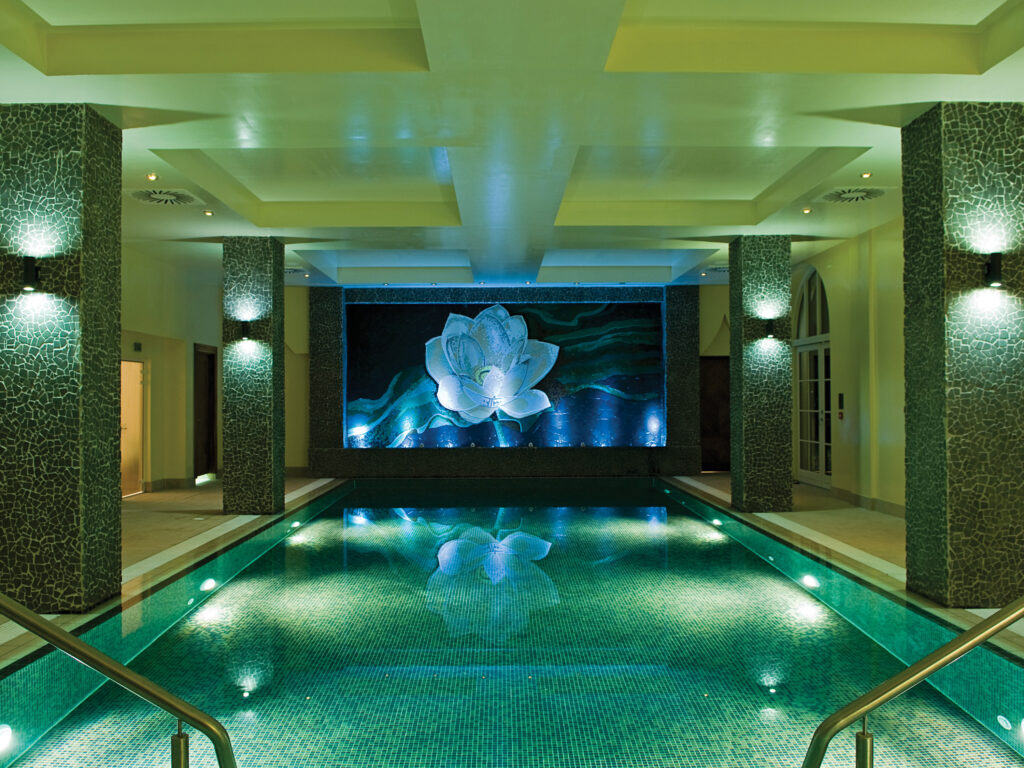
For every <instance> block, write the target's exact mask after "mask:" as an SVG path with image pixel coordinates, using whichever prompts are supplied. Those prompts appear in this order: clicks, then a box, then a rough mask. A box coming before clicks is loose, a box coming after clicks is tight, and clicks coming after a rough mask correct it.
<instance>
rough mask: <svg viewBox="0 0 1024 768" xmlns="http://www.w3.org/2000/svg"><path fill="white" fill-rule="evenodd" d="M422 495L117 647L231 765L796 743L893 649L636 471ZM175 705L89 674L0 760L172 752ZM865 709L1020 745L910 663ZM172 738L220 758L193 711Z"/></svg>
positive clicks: (942, 742) (540, 759)
mask: <svg viewBox="0 0 1024 768" xmlns="http://www.w3.org/2000/svg"><path fill="white" fill-rule="evenodd" d="M447 493H448V496H449V497H450V496H451V495H452V493H451V488H450V487H449V488H448V490H447ZM594 495H595V494H591V496H594ZM389 497H391V498H389ZM419 497H420V498H421V499H422V500H423V502H420V503H417V505H415V506H401V505H395V502H396V501H401V500H402V499H401V498H396V497H395V494H394V493H393V492H392V493H384V492H382V491H381V489H380V486H374V485H371V486H368V488H367V490H366V491H365V492H361V491H360V490H359V489H357V490H356V491H355V492H353V493H352V494H350V495H349V496H346V497H344V498H342V499H340V500H339V501H338V503H337V504H335V505H334V506H333V507H331V508H330V509H328V510H327V511H326V512H325V513H324V514H322V515H321V516H319V517H318V518H316V519H315V520H312V521H310V522H308V523H306V524H304V525H302V526H301V527H299V528H296V529H294V532H293V533H291V535H290V536H289V537H288V538H287V539H286V540H284V541H283V542H282V543H281V544H280V545H279V546H277V547H275V548H274V549H272V550H271V551H269V552H268V553H267V554H266V555H265V556H263V557H262V558H260V559H259V560H257V561H256V562H255V563H253V564H252V565H251V566H250V567H249V568H248V569H246V570H244V571H243V572H242V573H241V574H240V575H239V576H238V577H236V578H235V579H234V580H233V581H231V582H230V583H228V584H226V585H224V586H222V587H220V588H219V589H217V590H216V591H215V592H213V593H212V595H211V596H210V597H209V598H208V599H207V600H206V601H205V602H204V603H202V604H201V605H200V606H199V607H198V608H197V609H196V610H194V611H193V612H192V613H190V614H189V615H188V616H187V617H186V618H185V619H183V620H182V621H181V622H179V623H178V624H177V625H175V626H174V627H173V628H172V629H171V630H170V631H168V632H167V633H166V634H164V635H163V636H162V637H161V638H160V639H159V640H157V641H156V642H155V643H154V644H153V645H152V646H150V647H149V648H148V649H147V650H146V651H145V652H143V653H142V654H141V655H140V656H138V657H137V658H136V660H135V661H134V662H133V663H132V664H131V666H132V668H133V669H135V670H137V671H139V672H141V673H142V674H144V675H146V676H148V677H150V678H151V679H153V680H154V681H156V682H157V683H159V684H161V685H163V686H165V687H167V688H168V689H170V690H171V691H173V692H175V693H177V694H178V695H180V696H181V697H183V698H184V699H185V700H187V701H189V702H191V703H193V704H195V705H196V706H198V707H200V708H201V709H204V710H206V711H208V712H209V713H210V714H212V715H213V716H214V717H217V718H218V719H220V720H221V722H223V723H224V725H225V726H226V727H227V729H228V731H229V732H230V734H231V737H232V741H233V743H234V747H235V751H236V755H237V757H238V761H239V765H240V766H241V768H257V767H259V768H264V767H266V768H270V767H271V766H281V767H282V768H284V767H288V768H294V767H296V766H346V767H351V768H357V767H358V768H362V767H364V766H367V767H368V766H374V767H376V768H381V767H384V766H395V768H399V767H401V768H417V767H418V766H423V767H425V768H426V767H430V768H470V767H472V768H519V767H522V768H556V767H557V768H585V767H594V768H596V767H598V766H600V767H605V766H607V767H612V766H637V767H638V768H639V767H643V768H648V767H650V768H654V767H659V768H660V767H661V766H665V767H668V766H693V767H696V766H713V767H714V768H743V767H745V766H758V767H759V768H763V767H765V766H798V765H800V763H801V761H802V759H803V755H804V752H805V750H806V748H807V744H808V741H809V739H810V736H811V733H812V732H813V730H814V728H815V727H816V726H817V724H818V723H819V722H820V721H821V720H822V719H823V718H824V717H826V716H827V715H829V714H830V713H832V712H833V711H834V710H836V709H837V708H839V707H841V706H842V705H844V704H846V703H848V702H849V701H850V700H851V699H853V698H855V697H856V696H858V695H860V694H861V693H863V692H864V691H866V690H868V689H869V688H870V687H872V686H874V685H876V684H877V683H879V682H881V681H883V680H884V679H886V678H887V677H889V676H891V675H893V674H895V673H896V672H898V671H899V670H900V669H902V668H903V665H902V664H901V663H900V662H899V661H897V660H896V659H895V658H893V657H892V656H890V655H889V654H888V653H887V652H886V651H884V650H883V649H881V648H880V647H879V646H878V645H876V644H875V643H873V642H872V641H871V640H869V639H868V638H866V637H865V636H864V635H863V634H861V633H860V632H859V631H858V630H857V629H856V628H854V627H853V626H852V625H850V624H848V623H847V622H846V621H845V620H844V619H842V618H841V617H839V616H838V615H837V614H835V613H834V612H832V611H831V610H830V609H829V608H827V607H826V606H824V605H823V604H821V603H819V602H818V601H817V600H816V599H815V598H814V597H813V596H812V595H811V594H809V593H808V592H807V591H806V590H805V589H804V588H803V587H802V586H800V585H798V584H796V583H794V582H793V581H790V580H789V579H787V578H785V577H784V576H782V575H781V574H779V573H778V572H777V571H776V570H775V569H774V568H772V567H771V566H770V565H769V564H767V563H765V562H764V561H762V560H761V559H760V558H758V557H756V556H755V555H753V554H752V553H751V552H750V551H749V550H747V549H745V548H744V547H742V546H741V545H739V544H738V543H736V542H734V541H733V540H732V539H730V538H728V537H727V536H725V535H724V534H723V533H722V532H721V530H719V529H718V528H717V527H716V526H715V525H713V524H709V523H707V522H704V521H703V520H701V519H698V518H697V517H694V516H691V515H690V514H689V513H687V512H686V511H685V510H683V509H681V508H680V507H678V506H675V505H673V504H672V503H671V502H670V501H668V500H667V499H666V497H665V496H663V495H661V494H659V493H657V492H656V490H655V489H653V488H651V487H650V484H649V483H648V484H647V485H637V486H635V487H633V488H632V489H630V490H629V492H628V493H621V494H612V495H610V496H608V497H607V499H608V500H607V502H606V503H609V504H614V506H562V505H560V504H561V503H562V501H564V500H563V499H561V498H559V499H555V500H553V501H550V502H548V503H544V502H545V500H544V499H543V498H540V497H537V498H533V497H531V498H530V499H529V502H528V503H527V502H526V501H524V502H523V503H521V504H515V503H513V504H510V505H508V506H501V507H495V506H484V505H476V506H464V507H453V506H441V505H440V504H439V503H437V499H433V500H432V499H431V498H430V494H427V495H425V496H424V495H423V494H422V493H421V494H419ZM450 500H451V499H450V498H447V499H442V501H444V502H446V503H447V502H450ZM515 500H516V499H512V501H515ZM593 500H594V499H591V501H593ZM666 504H669V506H667V507H666ZM174 727H175V726H174V721H173V720H172V718H170V717H169V716H167V715H165V714H164V713H162V712H160V711H158V710H155V709H154V708H152V707H151V706H150V705H148V704H146V703H145V702H142V701H140V700H138V699H136V698H135V697H134V696H132V695H131V694H128V693H126V692H124V691H122V690H121V689H119V688H117V687H116V686H113V685H109V684H108V685H106V686H104V687H103V688H102V689H101V690H100V691H99V692H98V693H97V694H96V695H94V696H92V697H91V698H90V699H89V700H88V701H87V702H86V703H85V704H84V705H82V706H81V707H79V708H78V709H77V710H76V711H75V712H73V713H72V715H70V716H69V717H68V718H66V719H65V720H64V721H63V722H61V723H60V724H59V725H58V726H57V727H55V728H54V729H53V730H52V731H51V732H50V733H49V734H48V735H47V736H46V737H44V738H43V739H42V740H41V741H40V742H38V743H37V744H36V746H35V747H34V748H33V749H32V750H30V751H29V752H28V753H27V754H26V755H25V756H24V757H23V758H22V759H21V760H20V761H19V762H18V763H16V765H17V766H19V767H20V766H25V767H26V768H27V767H28V766H36V767H39V768H42V767H43V766H48V767H49V766H61V767H62V768H65V767H66V766H78V767H79V768H88V767H91V766H97V767H100V766H102V767H103V768H110V767H111V766H123V767H124V768H129V767H135V766H139V767H142V766H145V767H146V768H150V767H151V766H157V765H167V764H169V737H170V735H171V733H172V732H173V730H174ZM871 728H872V730H873V731H874V732H875V735H876V765H878V766H886V768H895V767H897V766H906V767H907V768H917V767H918V766H922V767H923V766H943V768H949V767H950V766H964V768H978V766H986V767H987V768H1000V767H1002V766H1019V765H1021V764H1022V761H1021V758H1020V757H1019V756H1018V755H1016V754H1015V753H1014V752H1012V751H1011V750H1010V749H1009V748H1007V747H1006V746H1004V745H1003V744H1001V743H1000V742H998V741H997V740H996V739H994V738H992V736H991V735H990V734H988V733H987V732H986V731H984V730H983V729H982V728H980V727H979V726H978V725H977V724H976V723H975V722H974V721H973V720H971V719H970V718H969V717H967V716H966V715H964V714H963V713H962V712H961V711H960V710H959V709H957V708H955V707H954V706H953V705H951V704H950V703H948V702H947V701H946V699H944V698H943V697H942V696H940V695H939V694H938V693H936V692H935V691H933V690H932V689H930V688H928V687H927V686H921V687H919V688H918V689H915V690H913V691H911V692H910V693H909V694H907V695H905V696H904V697H902V698H901V699H898V700H896V701H894V702H892V703H890V704H888V705H886V706H885V707H884V708H882V709H881V710H880V711H879V712H878V714H877V716H875V717H873V719H872V723H871ZM852 742H853V735H852V731H850V732H847V733H844V734H841V735H840V736H839V737H838V738H837V739H836V741H835V742H834V744H833V746H832V748H831V749H830V752H829V755H828V758H827V759H826V763H825V765H828V766H843V767H844V768H848V767H849V766H852V765H853V764H854V762H853V759H854V758H853V750H852ZM191 757H192V763H191V764H192V765H193V766H215V765H216V762H215V760H214V758H213V753H212V749H211V748H210V746H209V743H208V742H207V741H206V739H205V737H203V736H202V735H201V734H198V733H193V734H192V749H191Z"/></svg>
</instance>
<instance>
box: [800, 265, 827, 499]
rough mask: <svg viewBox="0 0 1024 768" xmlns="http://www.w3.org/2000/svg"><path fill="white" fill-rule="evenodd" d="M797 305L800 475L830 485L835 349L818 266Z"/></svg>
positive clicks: (804, 284) (802, 286)
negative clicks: (833, 360) (832, 344)
mask: <svg viewBox="0 0 1024 768" xmlns="http://www.w3.org/2000/svg"><path fill="white" fill-rule="evenodd" d="M796 307H797V311H796V326H795V327H794V329H793V330H794V334H793V352H794V356H795V358H796V360H795V361H794V362H795V365H794V369H795V371H796V410H797V421H798V434H799V439H798V442H797V457H798V464H797V467H798V471H797V478H798V479H799V480H800V481H801V482H805V483H809V484H811V485H818V486H822V487H826V488H827V487H829V486H831V482H832V350H831V346H830V344H829V317H828V295H827V293H826V292H825V284H824V283H823V282H822V280H821V275H819V274H818V272H817V271H816V270H814V269H812V270H810V272H808V273H807V275H805V276H804V279H803V282H802V283H801V284H800V290H799V292H798V294H797V301H796Z"/></svg>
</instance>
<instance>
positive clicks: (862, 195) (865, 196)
mask: <svg viewBox="0 0 1024 768" xmlns="http://www.w3.org/2000/svg"><path fill="white" fill-rule="evenodd" d="M884 194H885V191H884V190H881V189H877V188H869V187H840V188H839V189H833V190H832V191H831V192H826V193H825V194H824V195H822V196H821V199H822V200H824V201H825V202H827V203H862V202H864V201H865V200H874V199H875V198H876V197H881V196H882V195H884Z"/></svg>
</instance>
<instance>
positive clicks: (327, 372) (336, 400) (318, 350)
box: [309, 288, 345, 476]
mask: <svg viewBox="0 0 1024 768" xmlns="http://www.w3.org/2000/svg"><path fill="white" fill-rule="evenodd" d="M344 295H345V294H344V291H343V290H342V289H341V288H311V289H310V291H309V402H310V409H309V468H310V471H311V472H312V473H313V475H314V476H326V475H329V474H331V472H330V469H329V465H328V464H327V463H325V459H326V457H327V455H328V454H329V453H330V452H331V451H334V450H336V449H338V448H342V447H343V446H344V437H343V434H342V430H343V428H344V419H345V414H344V402H343V400H344V382H345V367H344V366H345V360H344V354H343V352H344V350H343V349H342V329H343V323H344V318H343V312H344V301H343V297H344Z"/></svg>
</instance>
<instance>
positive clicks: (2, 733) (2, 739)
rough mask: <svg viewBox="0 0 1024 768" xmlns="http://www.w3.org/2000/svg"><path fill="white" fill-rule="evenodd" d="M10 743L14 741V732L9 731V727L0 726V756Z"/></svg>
mask: <svg viewBox="0 0 1024 768" xmlns="http://www.w3.org/2000/svg"><path fill="white" fill-rule="evenodd" d="M12 741H14V731H13V730H11V726H9V725H0V754H3V753H4V752H6V751H7V749H8V747H10V746H11V742H12Z"/></svg>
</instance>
